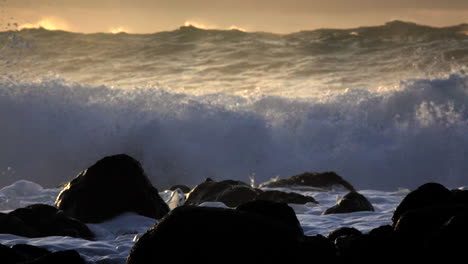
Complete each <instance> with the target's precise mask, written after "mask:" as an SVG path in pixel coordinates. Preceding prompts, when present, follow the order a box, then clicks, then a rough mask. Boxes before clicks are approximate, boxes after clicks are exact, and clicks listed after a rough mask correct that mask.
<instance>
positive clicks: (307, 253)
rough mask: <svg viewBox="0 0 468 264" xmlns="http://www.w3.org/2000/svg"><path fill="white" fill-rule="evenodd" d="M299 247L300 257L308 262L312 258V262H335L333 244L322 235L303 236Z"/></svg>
mask: <svg viewBox="0 0 468 264" xmlns="http://www.w3.org/2000/svg"><path fill="white" fill-rule="evenodd" d="M299 248H300V250H299V251H300V253H299V254H300V259H303V260H306V261H304V262H303V263H308V262H309V261H310V259H313V260H314V261H313V262H314V263H336V248H335V245H334V244H333V243H332V242H331V241H330V240H328V239H327V238H326V237H324V236H322V235H316V236H304V238H303V240H302V242H301V244H300V245H299Z"/></svg>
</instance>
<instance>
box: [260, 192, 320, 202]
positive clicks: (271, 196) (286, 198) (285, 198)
mask: <svg viewBox="0 0 468 264" xmlns="http://www.w3.org/2000/svg"><path fill="white" fill-rule="evenodd" d="M255 199H256V200H267V201H275V202H278V203H290V204H306V203H316V204H317V203H318V202H317V201H316V200H315V199H314V197H311V196H304V195H301V194H298V193H287V192H281V191H264V192H262V193H260V194H258V195H257V197H256V198H255Z"/></svg>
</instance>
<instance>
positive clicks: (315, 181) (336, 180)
mask: <svg viewBox="0 0 468 264" xmlns="http://www.w3.org/2000/svg"><path fill="white" fill-rule="evenodd" d="M259 187H260V188H264V187H267V188H291V187H313V188H317V189H318V190H325V191H326V190H333V189H344V190H348V191H355V189H354V187H353V186H352V185H351V184H350V183H348V182H347V181H345V180H344V179H343V178H341V177H340V176H339V175H338V174H336V173H335V172H322V173H320V172H304V173H302V174H299V175H295V176H292V177H290V178H287V179H278V180H276V179H274V180H272V181H269V182H265V183H262V184H260V186H259Z"/></svg>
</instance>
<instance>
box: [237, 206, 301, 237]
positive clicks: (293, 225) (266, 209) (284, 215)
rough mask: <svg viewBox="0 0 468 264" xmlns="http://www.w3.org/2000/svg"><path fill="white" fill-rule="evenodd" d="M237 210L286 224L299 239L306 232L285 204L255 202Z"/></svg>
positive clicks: (292, 211)
mask: <svg viewBox="0 0 468 264" xmlns="http://www.w3.org/2000/svg"><path fill="white" fill-rule="evenodd" d="M236 210H238V211H243V212H249V213H254V214H259V215H261V216H264V217H267V218H269V219H270V220H277V221H281V222H282V223H284V224H285V225H286V226H287V227H288V228H290V229H291V230H292V231H294V232H295V233H296V234H297V237H298V238H301V237H303V235H304V231H303V230H302V226H301V224H300V223H299V220H298V219H297V217H296V213H295V212H294V210H293V209H292V208H291V207H289V206H288V205H287V204H285V203H277V202H274V201H265V200H254V201H250V202H247V203H244V204H241V205H239V206H238V207H237V208H236Z"/></svg>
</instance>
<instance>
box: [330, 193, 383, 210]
mask: <svg viewBox="0 0 468 264" xmlns="http://www.w3.org/2000/svg"><path fill="white" fill-rule="evenodd" d="M360 211H374V207H373V206H372V204H371V203H370V202H369V201H368V200H367V199H366V197H364V195H362V194H360V193H358V192H349V193H348V194H346V195H345V196H344V197H343V198H341V200H339V201H338V203H337V204H336V205H335V206H333V207H331V208H328V209H327V210H325V212H324V213H323V214H324V215H327V214H342V213H352V212H360Z"/></svg>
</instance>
